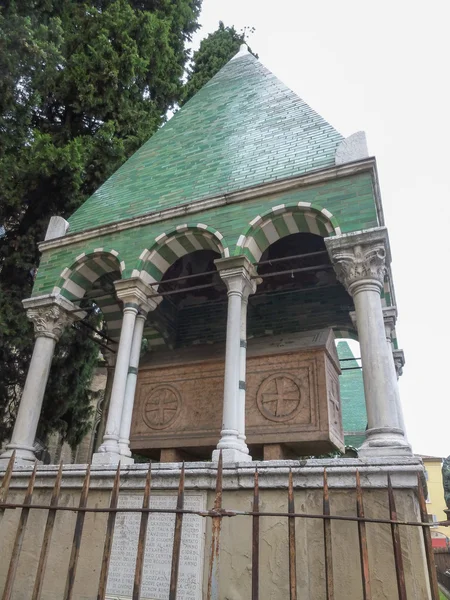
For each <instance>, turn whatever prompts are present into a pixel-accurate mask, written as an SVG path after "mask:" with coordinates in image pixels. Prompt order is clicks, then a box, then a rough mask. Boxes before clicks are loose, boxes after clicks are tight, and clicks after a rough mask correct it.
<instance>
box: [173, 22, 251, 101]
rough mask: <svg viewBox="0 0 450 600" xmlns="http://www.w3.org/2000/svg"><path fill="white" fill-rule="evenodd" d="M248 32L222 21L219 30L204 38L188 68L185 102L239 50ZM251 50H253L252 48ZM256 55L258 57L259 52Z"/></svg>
mask: <svg viewBox="0 0 450 600" xmlns="http://www.w3.org/2000/svg"><path fill="white" fill-rule="evenodd" d="M249 31H250V33H251V32H253V31H254V30H253V28H250V30H249ZM246 34H247V30H246V29H244V30H243V31H240V32H238V31H236V29H235V28H234V27H225V25H224V24H223V23H222V21H220V22H219V28H218V29H217V31H215V32H214V33H210V34H209V35H208V36H207V37H206V38H205V39H204V40H202V42H201V43H200V48H199V49H198V50H197V51H196V52H194V57H193V63H192V65H191V66H190V68H189V69H188V78H187V82H186V86H185V88H184V94H183V101H184V102H186V101H187V100H189V98H192V96H193V95H194V94H196V93H197V92H198V91H199V89H200V88H202V87H203V86H204V85H205V83H208V81H209V80H210V79H211V77H214V75H215V74H216V73H217V71H219V70H220V69H221V68H222V67H224V66H225V65H226V63H227V62H228V61H229V60H230V59H231V58H232V57H233V56H234V55H235V54H236V52H238V51H239V47H240V45H241V44H243V43H244V42H245V36H246ZM249 51H250V52H251V50H250V48H249ZM252 54H254V53H253V52H252ZM254 56H256V58H258V55H257V54H254Z"/></svg>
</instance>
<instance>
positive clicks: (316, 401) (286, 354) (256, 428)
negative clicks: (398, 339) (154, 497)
mask: <svg viewBox="0 0 450 600" xmlns="http://www.w3.org/2000/svg"><path fill="white" fill-rule="evenodd" d="M206 352H207V353H208V354H209V358H207V356H205V351H204V350H202V349H201V348H198V349H196V350H195V352H194V351H193V350H192V349H189V350H188V351H186V352H183V351H179V352H176V353H171V354H170V355H168V362H165V359H163V358H159V359H158V357H157V356H156V355H155V358H154V361H153V362H149V363H148V364H146V365H144V366H143V367H142V368H141V370H140V373H139V378H138V387H137V395H136V403H135V410H134V416H133V424H132V432H131V447H132V449H134V450H136V451H138V452H142V451H144V452H147V453H149V454H150V455H153V456H157V457H158V458H159V454H158V451H159V450H160V449H162V448H179V449H183V450H185V451H188V452H192V454H193V455H197V456H200V457H202V456H203V457H207V456H208V453H209V452H210V449H211V448H213V447H214V446H215V445H216V444H217V441H218V440H219V436H220V428H221V418H222V398H223V377H224V365H223V359H222V358H221V357H218V356H217V354H216V356H214V353H218V352H219V350H218V349H213V348H208V349H207V351H206ZM338 374H339V366H338V358H337V354H336V350H335V346H334V339H333V336H332V334H331V333H330V332H328V331H322V332H321V331H319V332H318V331H313V332H309V333H305V334H299V335H291V336H284V337H281V336H275V337H272V338H266V339H259V340H251V341H250V342H249V346H248V354H247V376H246V435H247V444H248V445H249V447H250V450H251V452H250V453H251V455H252V456H253V457H262V446H263V444H279V443H282V444H287V445H288V450H289V452H290V453H296V454H297V456H299V455H302V454H303V455H307V454H322V453H325V452H329V451H331V450H333V449H335V448H340V449H341V448H342V447H343V430H342V415H341V407H340V397H339V379H338Z"/></svg>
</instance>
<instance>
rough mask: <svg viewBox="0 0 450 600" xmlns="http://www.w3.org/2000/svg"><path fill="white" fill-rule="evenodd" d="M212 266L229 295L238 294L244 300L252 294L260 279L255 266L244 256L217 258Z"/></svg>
mask: <svg viewBox="0 0 450 600" xmlns="http://www.w3.org/2000/svg"><path fill="white" fill-rule="evenodd" d="M214 264H215V265H216V267H217V270H218V271H219V275H220V277H221V278H222V279H223V281H224V283H225V285H226V286H227V291H228V293H229V294H230V293H231V294H239V295H240V296H241V297H242V298H243V299H244V300H247V298H248V297H249V296H250V295H251V294H254V293H255V291H256V287H257V286H258V284H259V283H261V281H262V279H261V278H260V277H258V274H257V272H256V269H255V266H254V265H253V264H252V263H251V262H250V261H249V260H248V258H247V257H246V256H231V257H229V258H218V259H217V260H215V261H214Z"/></svg>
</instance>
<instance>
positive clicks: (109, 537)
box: [97, 462, 120, 600]
mask: <svg viewBox="0 0 450 600" xmlns="http://www.w3.org/2000/svg"><path fill="white" fill-rule="evenodd" d="M119 491H120V462H119V464H118V465H117V471H116V476H115V477H114V484H113V489H112V492H111V500H110V502H109V505H110V507H111V508H117V504H118V502H119ZM116 516H117V512H110V513H109V515H108V523H107V525H106V538H105V545H104V548H103V558H102V568H101V571H100V579H99V583H98V592H97V600H105V597H106V584H107V582H108V569H109V559H110V558H111V548H112V543H113V537H114V526H115V524H116Z"/></svg>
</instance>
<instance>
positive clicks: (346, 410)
mask: <svg viewBox="0 0 450 600" xmlns="http://www.w3.org/2000/svg"><path fill="white" fill-rule="evenodd" d="M337 353H338V356H339V359H340V360H341V361H342V360H343V359H350V360H345V362H341V368H342V369H349V368H351V369H352V370H349V371H343V372H342V375H341V376H340V378H339V383H340V388H341V403H342V424H343V426H344V433H345V439H346V444H348V445H351V446H356V447H358V446H359V445H360V444H359V437H358V436H355V435H351V433H350V432H364V431H365V430H366V427H367V412H366V403H365V398H364V383H363V376H362V370H361V369H355V367H359V365H358V362H357V361H356V360H355V357H354V355H353V353H352V351H351V349H350V346H349V345H348V343H347V342H344V341H342V342H338V344H337ZM360 437H361V436H360ZM347 438H348V439H347ZM350 438H351V439H352V441H351V442H350V441H349V440H350ZM363 439H364V436H362V440H363ZM357 441H358V443H357ZM361 443H362V442H361Z"/></svg>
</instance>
